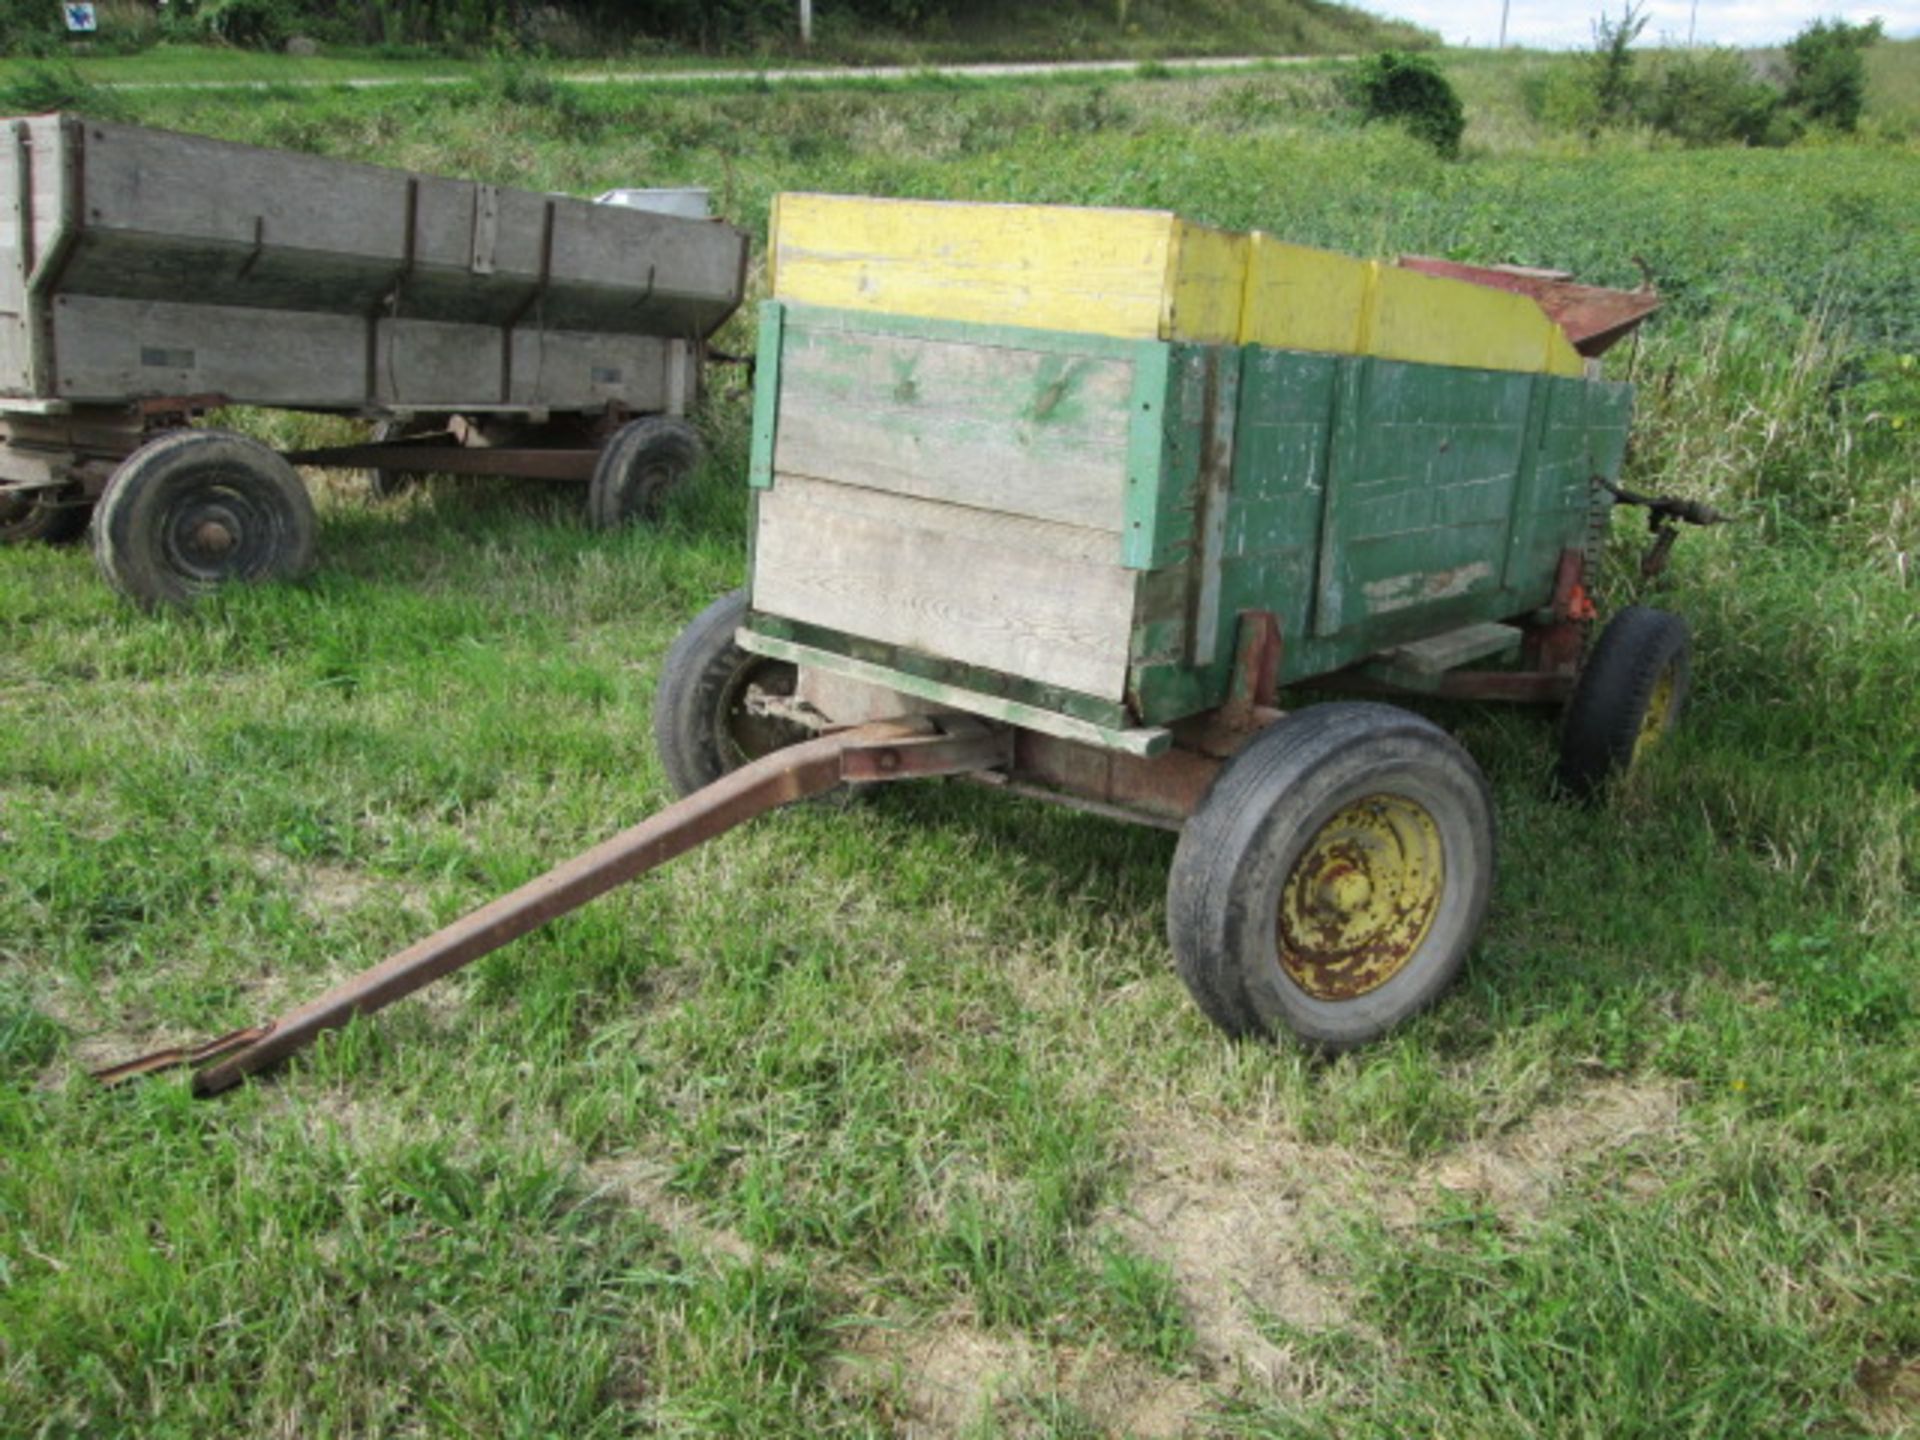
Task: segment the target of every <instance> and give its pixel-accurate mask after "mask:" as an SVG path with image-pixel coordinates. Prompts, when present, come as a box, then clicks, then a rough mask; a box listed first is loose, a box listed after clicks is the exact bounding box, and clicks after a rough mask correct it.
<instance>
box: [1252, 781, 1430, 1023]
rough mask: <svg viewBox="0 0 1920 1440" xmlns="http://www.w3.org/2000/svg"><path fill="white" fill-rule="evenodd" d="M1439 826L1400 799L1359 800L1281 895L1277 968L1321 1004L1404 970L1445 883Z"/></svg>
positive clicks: (1335, 821)
mask: <svg viewBox="0 0 1920 1440" xmlns="http://www.w3.org/2000/svg"><path fill="white" fill-rule="evenodd" d="M1446 878H1447V872H1446V862H1445V856H1444V854H1443V852H1442V849H1441V845H1440V827H1439V826H1438V825H1436V824H1435V823H1434V820H1433V816H1431V815H1430V814H1428V813H1427V810H1426V807H1424V806H1422V805H1420V804H1419V803H1418V802H1416V801H1413V800H1409V799H1407V798H1406V797H1404V796H1401V795H1369V796H1367V797H1366V798H1365V799H1364V800H1356V801H1355V802H1354V803H1353V804H1351V805H1349V806H1347V807H1346V808H1345V809H1344V810H1342V811H1340V812H1339V813H1338V814H1337V815H1335V816H1333V817H1332V818H1331V819H1329V820H1328V821H1327V822H1326V824H1324V825H1322V826H1321V827H1320V829H1319V830H1318V831H1317V832H1316V833H1315V834H1314V836H1313V838H1312V839H1311V840H1310V841H1308V842H1307V847H1306V849H1305V850H1303V851H1302V852H1301V853H1300V858H1299V859H1298V860H1296V861H1295V862H1294V866H1293V869H1292V870H1291V871H1290V872H1289V873H1288V875H1287V880H1286V885H1285V887H1284V888H1283V889H1282V890H1281V892H1280V925H1279V947H1280V966H1281V968H1282V969H1283V970H1285V971H1286V972H1287V975H1288V977H1289V978H1290V979H1292V981H1293V982H1294V983H1295V984H1296V985H1298V986H1299V987H1300V988H1301V989H1302V990H1304V991H1306V993H1307V994H1309V995H1311V996H1312V997H1313V998H1314V999H1316V1000H1352V999H1355V998H1357V997H1358V996H1361V995H1365V994H1366V993H1367V992H1368V991H1371V990H1377V989H1379V988H1380V987H1381V986H1382V985H1384V984H1386V983H1387V982H1388V981H1389V980H1391V979H1392V978H1393V977H1394V976H1395V975H1398V974H1399V973H1400V971H1401V970H1402V969H1404V968H1405V966H1406V964H1407V962H1408V961H1409V960H1411V959H1412V958H1413V956H1414V953H1415V952H1416V951H1418V950H1419V948H1420V946H1421V944H1422V943H1423V942H1424V941H1425V940H1426V938H1427V932H1428V931H1430V930H1431V929H1432V928H1433V918H1434V916H1435V915H1436V914H1437V913H1438V912H1439V909H1440V897H1441V894H1442V892H1443V891H1444V890H1445V888H1446Z"/></svg>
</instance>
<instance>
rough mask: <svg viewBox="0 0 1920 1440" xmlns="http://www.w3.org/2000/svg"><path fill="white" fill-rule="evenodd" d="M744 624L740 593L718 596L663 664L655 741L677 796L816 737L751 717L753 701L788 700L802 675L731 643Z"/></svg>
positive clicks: (773, 718)
mask: <svg viewBox="0 0 1920 1440" xmlns="http://www.w3.org/2000/svg"><path fill="white" fill-rule="evenodd" d="M746 618H747V592H746V591H745V590H734V591H732V592H730V593H728V594H726V595H723V596H721V597H720V598H719V599H718V600H716V601H714V602H713V604H711V605H709V606H708V607H707V608H706V609H705V610H702V611H701V612H700V613H699V615H697V616H695V617H694V619H693V622H692V623H691V624H690V625H688V626H687V628H686V629H684V630H682V631H681V632H680V638H679V639H677V640H675V641H674V642H673V648H671V649H670V650H668V651H667V658H666V660H665V661H664V662H663V664H662V665H661V668H660V683H659V686H658V687H657V688H656V689H655V691H654V696H653V740H654V745H655V747H656V748H657V749H658V750H659V752H660V763H661V765H662V767H663V768H664V769H665V770H666V772H667V780H668V781H669V783H671V784H672V786H673V788H674V791H675V793H676V794H680V795H691V794H692V793H693V792H694V791H696V790H700V789H703V788H705V787H706V786H708V785H711V784H712V783H713V782H714V781H716V780H718V779H719V778H720V777H721V776H722V775H725V774H726V773H727V772H728V771H730V770H737V769H739V768H740V767H741V766H742V765H744V764H746V763H747V762H748V761H749V760H756V759H758V758H759V757H760V756H762V755H767V754H771V753H772V752H773V751H775V750H778V749H781V748H782V747H784V746H787V745H792V744H796V743H797V742H799V741H801V740H807V739H810V738H812V736H813V734H814V732H813V731H811V730H809V729H808V728H807V727H805V726H804V725H801V724H799V723H798V722H796V721H792V720H786V719H782V718H780V717H779V716H777V715H768V714H756V713H754V712H755V709H756V704H755V702H758V701H762V700H768V699H773V700H782V699H790V698H791V697H792V695H793V693H794V687H795V685H796V684H797V682H798V679H799V672H798V670H796V669H795V667H794V666H792V665H790V664H788V663H786V662H785V661H781V660H770V659H768V658H766V657H765V656H763V655H753V654H749V653H748V652H747V651H745V650H742V649H741V648H740V647H739V646H738V645H736V644H735V643H734V639H733V636H734V632H735V631H737V630H738V629H739V628H740V626H741V625H742V624H743V623H745V621H746Z"/></svg>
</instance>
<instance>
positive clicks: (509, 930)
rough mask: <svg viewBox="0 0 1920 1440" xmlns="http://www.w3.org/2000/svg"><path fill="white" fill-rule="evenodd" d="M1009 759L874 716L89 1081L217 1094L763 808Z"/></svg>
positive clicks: (955, 724)
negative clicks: (248, 1018)
mask: <svg viewBox="0 0 1920 1440" xmlns="http://www.w3.org/2000/svg"><path fill="white" fill-rule="evenodd" d="M1012 758H1013V734H1012V732H1011V731H1009V730H1005V729H1001V728H997V727H993V726H989V725H987V724H985V723H984V722H982V721H978V720H975V719H973V718H972V717H970V716H943V717H941V718H940V720H939V721H938V722H936V721H935V720H934V719H933V718H931V717H926V716H915V717H911V718H907V719H901V720H880V721H875V722H874V723H872V724H868V725H861V726H857V727H855V728H853V729H850V730H842V731H838V732H836V733H834V734H830V735H823V736H821V737H819V738H818V739H814V740H806V741H802V742H801V743H800V744H798V745H791V746H788V747H786V748H785V749H781V750H776V751H774V752H773V753H772V754H770V755H765V756H762V757H761V758H760V759H758V760H754V761H751V762H750V763H748V764H746V765H743V766H742V767H741V768H740V769H738V770H735V771H732V772H731V773H729V774H726V775H723V776H721V777H720V779H718V780H716V781H714V783H713V784H711V785H709V786H707V787H706V788H705V789H702V790H698V791H696V792H694V793H693V794H692V795H689V796H687V797H686V798H685V799H683V800H680V801H678V802H676V803H675V804H673V805H669V806H668V807H667V808H666V809H665V810H662V811H661V812H660V813H659V814H657V815H654V816H651V817H650V818H648V819H646V820H643V821H641V822H640V823H639V824H638V825H635V826H633V827H631V828H630V829H627V830H623V831H621V832H620V834H618V835H615V836H614V837H613V838H612V839H610V840H605V841H602V842H601V843H600V844H599V845H596V846H595V847H594V848H593V849H591V850H589V851H587V852H586V853H585V854H584V855H579V856H576V857H575V858H574V859H572V860H569V861H567V862H566V863H565V864H564V865H560V866H557V867H556V868H554V869H552V870H549V871H548V872H547V873H546V874H544V875H542V876H540V877H539V878H538V879H537V880H531V881H529V882H528V883H527V884H525V885H522V886H521V887H520V888H519V889H518V890H515V891H513V892H511V893H510V894H507V895H503V896H501V897H500V898H499V899H497V900H494V901H491V902H489V903H488V904H486V905H483V906H481V907H480V908H479V909H478V910H475V911H473V912H471V913H470V914H467V915H464V916H462V917H461V918H460V919H458V920H456V921H454V922H453V923H452V924H451V925H448V926H446V927H445V928H444V929H442V930H439V931H437V932H435V933H434V934H432V935H429V936H428V937H427V938H426V939H424V940H420V941H417V942H415V943H414V944H412V945H410V946H408V947H407V948H406V949H405V950H402V951H400V952H399V953H398V954H395V955H391V956H389V957H388V958H387V959H385V960H382V961H381V962H380V963H379V964H378V965H375V966H373V967H372V968H371V969H369V970H365V971H362V972H361V973H360V974H358V975H356V976H354V977H353V978H352V979H350V980H346V981H343V982H342V983H340V984H339V985H336V986H334V988H333V989H331V990H329V991H327V993H326V994H324V995H321V996H319V997H318V998H317V999H314V1000H310V1001H308V1002H307V1003H306V1004H305V1005H302V1006H300V1007H299V1008H298V1009H296V1010H292V1011H290V1012H288V1013H287V1014H285V1015H282V1016H280V1017H279V1018H278V1019H275V1020H269V1021H267V1022H266V1023H264V1024H261V1025H254V1026H250V1027H248V1028H247V1029H244V1030H235V1031H233V1032H232V1033H231V1034H228V1035H223V1036H221V1037H220V1038H218V1039H217V1040H210V1041H208V1042H207V1043H206V1044H204V1045H198V1046H190V1047H184V1046H183V1047H176V1048H173V1049H169V1050H159V1051H156V1052H154V1053H153V1054H151V1055H144V1056H141V1057H140V1058H138V1059H135V1060H129V1061H126V1062H124V1063H122V1064H119V1065H114V1066H110V1067H109V1068H107V1069H105V1070H98V1071H95V1072H94V1078H95V1079H96V1080H98V1081H100V1082H101V1083H102V1084H103V1085H118V1084H122V1083H124V1082H126V1081H128V1080H133V1079H136V1078H138V1077H140V1076H143V1075H150V1074H153V1073H154V1072H155V1071H158V1070H165V1069H170V1068H173V1067H175V1066H181V1065H188V1066H204V1067H205V1068H202V1069H198V1070H197V1071H196V1073H195V1075H194V1077H193V1092H194V1094H196V1095H216V1094H218V1093H219V1092H221V1091H222V1090H226V1089H229V1088H231V1087H232V1086H234V1085H237V1084H238V1083H239V1082H240V1081H241V1080H242V1079H243V1078H244V1077H246V1076H248V1075H251V1074H253V1073H254V1072H255V1071H257V1070H262V1069H265V1068H266V1067H267V1066H269V1065H272V1064H273V1063H275V1062H276V1061H278V1060H281V1059H284V1058H285V1057H286V1056H288V1055H291V1054H292V1053H293V1052H294V1051H296V1050H300V1049H303V1048H304V1047H306V1046H307V1045H310V1044H312V1043H313V1041H314V1040H315V1039H317V1038H318V1037H319V1036H320V1035H322V1034H324V1033H325V1032H326V1031H328V1030H335V1029H338V1028H339V1027H341V1026H342V1025H345V1024H346V1023H347V1022H348V1021H349V1020H351V1019H352V1018H353V1017H354V1016H356V1015H370V1014H372V1013H373V1012H374V1011H375V1010H379V1009H381V1008H383V1007H385V1006H387V1005H391V1004H392V1003H393V1002H394V1001H396V1000H399V999H401V998H403V997H405V996H407V995H411V994H412V993H413V992H414V991H415V990H418V989H420V988H421V987H422V986H423V985H427V984H430V983H431V982H433V981H435V980H437V979H439V978H440V977H441V976H442V975H449V974H451V973H452V972H454V971H455V970H459V969H461V968H463V967H465V966H467V965H471V964H472V963H473V962H474V961H476V960H478V959H480V958H481V957H483V956H486V955H491V954H492V953H493V952H494V951H495V950H498V949H499V948H500V947H501V946H503V945H506V944H508V943H510V942H511V941H514V940H517V939H519V938H520V937H521V936H522V935H525V934H527V933H528V932H529V931H531V930H536V929H538V928H539V927H540V926H542V925H544V924H546V923H547V922H548V921H549V920H553V919H557V918H558V917H559V916H561V915H565V914H568V913H570V912H571V911H574V910H577V909H579V908H580V907H581V906H582V905H585V904H586V903H587V902H588V901H590V900H593V899H595V898H597V897H599V896H600V895H603V894H605V893H606V892H607V891H609V890H611V889H613V888H614V887H615V886H616V885H622V884H625V883H626V882H627V881H629V880H633V879H637V878H638V877H639V876H641V875H644V874H645V873H646V872H647V871H649V870H653V869H656V868H657V867H659V866H661V865H664V864H666V863H667V861H669V860H672V859H674V858H675V857H676V856H679V855H684V854H685V853H686V852H687V851H689V850H691V849H693V848H694V847H695V846H697V845H700V844H703V843H704V842H706V841H708V840H711V839H714V838H715V837H716V836H719V835H723V834H725V833H726V832H727V831H729V830H731V829H733V828H734V827H735V826H737V825H743V824H745V823H746V822H747V821H749V820H752V819H754V818H756V817H757V816H760V815H764V814H766V813H767V812H768V811H770V810H777V809H779V808H780V807H781V806H783V805H790V804H792V803H794V802H795V801H797V800H805V799H808V798H810V797H812V796H815V795H822V794H825V793H826V792H827V791H829V790H832V789H835V788H836V787H837V786H839V785H841V784H842V783H848V784H876V783H881V782H884V781H891V780H910V779H917V778H923V777H930V776H936V775H958V774H963V773H966V772H969V771H976V770H993V769H997V768H999V767H1001V766H1004V765H1007V764H1009V763H1011V761H1012Z"/></svg>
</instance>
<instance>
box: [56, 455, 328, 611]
mask: <svg viewBox="0 0 1920 1440" xmlns="http://www.w3.org/2000/svg"><path fill="white" fill-rule="evenodd" d="M209 527H211V529H212V530H213V531H217V532H219V535H217V536H212V537H210V533H209ZM314 530H315V522H314V517H313V501H312V500H311V499H310V498H309V497H308V495H307V489H306V486H304V485H303V484H301V483H300V477H299V475H298V474H296V473H295V471H294V468H293V467H292V466H291V465H289V464H288V463H287V462H286V461H285V460H283V459H282V458H281V457H280V456H279V455H277V454H276V453H275V452H273V451H272V450H269V449H268V448H267V447H266V446H265V445H262V444H261V443H260V442H259V441H257V440H249V439H247V438H246V437H245V436H243V435H233V434H229V433H228V432H226V431H224V430H179V431H175V432H173V433H172V434H169V435H164V436H162V437H161V438H159V439H158V440H152V441H149V442H148V443H147V444H145V445H143V446H141V447H140V448H139V449H138V450H136V451H134V452H133V454H131V455H129V456H128V457H127V458H126V460H125V461H123V462H122V463H121V465H120V468H119V469H118V470H116V471H114V473H113V479H112V480H111V481H110V482H109V483H108V485H107V492H106V494H105V495H104V496H103V497H102V498H101V501H100V507H99V509H98V510H97V511H96V512H95V514H94V519H93V555H94V559H95V561H96V562H98V564H99V566H100V573H101V574H102V575H104V576H105V577H106V580H107V583H108V584H109V585H111V586H113V588H114V589H116V590H118V591H119V592H120V593H121V594H122V595H125V596H126V597H127V598H128V599H130V600H132V601H134V602H135V603H136V604H138V605H141V606H143V607H145V608H148V609H153V608H156V607H159V606H164V605H186V604H190V603H192V601H194V600H195V599H196V598H198V597H199V596H201V595H204V594H206V593H207V592H208V591H210V590H213V589H216V588H218V587H219V586H221V585H226V584H231V583H234V582H248V583H252V582H261V581H274V580H289V579H292V578H294V577H296V576H299V575H302V574H304V573H305V572H306V571H307V570H308V569H309V568H311V566H312V564H313V542H314ZM221 537H224V538H221Z"/></svg>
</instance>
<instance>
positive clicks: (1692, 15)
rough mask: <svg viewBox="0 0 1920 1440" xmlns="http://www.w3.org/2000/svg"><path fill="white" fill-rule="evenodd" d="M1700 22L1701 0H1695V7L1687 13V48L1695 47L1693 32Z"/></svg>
mask: <svg viewBox="0 0 1920 1440" xmlns="http://www.w3.org/2000/svg"><path fill="white" fill-rule="evenodd" d="M1699 23H1700V0H1693V9H1692V11H1691V12H1689V14H1688V15H1687V49H1689V50H1691V49H1692V48H1693V32H1694V29H1695V27H1697V26H1698V25H1699Z"/></svg>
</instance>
